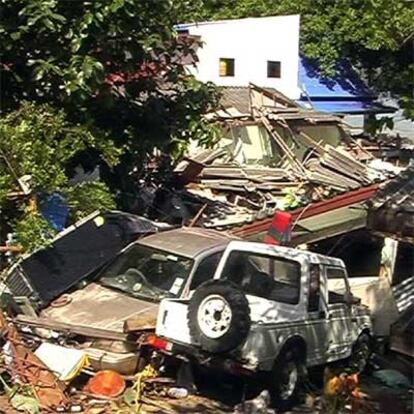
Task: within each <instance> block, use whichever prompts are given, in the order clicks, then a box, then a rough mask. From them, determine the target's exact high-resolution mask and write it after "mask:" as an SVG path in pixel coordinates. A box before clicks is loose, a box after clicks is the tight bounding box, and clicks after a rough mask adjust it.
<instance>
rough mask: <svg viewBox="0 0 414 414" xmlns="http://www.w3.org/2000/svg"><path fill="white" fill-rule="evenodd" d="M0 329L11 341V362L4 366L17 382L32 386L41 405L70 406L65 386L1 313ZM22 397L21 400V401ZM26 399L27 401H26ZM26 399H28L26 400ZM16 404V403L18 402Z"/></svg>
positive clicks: (52, 406) (4, 336)
mask: <svg viewBox="0 0 414 414" xmlns="http://www.w3.org/2000/svg"><path fill="white" fill-rule="evenodd" d="M0 331H1V332H2V336H3V339H4V340H6V341H8V342H9V344H10V345H9V353H8V359H9V361H8V363H7V364H6V366H5V368H6V370H7V371H8V373H9V374H10V376H11V377H12V378H15V379H18V383H19V384H21V385H25V386H30V387H32V389H33V393H34V395H36V398H37V400H38V401H39V404H40V406H43V407H48V408H51V409H55V408H56V407H59V406H67V405H68V403H69V399H68V397H67V396H66V394H65V388H66V385H65V383H63V382H62V381H60V380H59V378H57V377H56V375H55V374H54V373H53V372H51V371H50V369H49V368H48V367H47V366H46V365H45V364H44V363H43V362H42V361H41V360H40V359H39V358H38V357H37V356H36V355H35V354H34V353H33V352H32V351H31V350H30V349H29V348H28V347H27V346H26V345H24V341H23V340H22V338H21V336H20V334H19V333H18V331H17V329H16V328H15V326H14V325H13V324H12V323H10V322H8V321H7V319H6V317H5V316H4V315H3V313H1V312H0ZM19 400H20V401H22V399H18V401H19ZM25 401H26V400H25ZM26 402H27V401H26ZM16 404H17V403H16Z"/></svg>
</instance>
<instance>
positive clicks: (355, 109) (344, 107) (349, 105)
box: [298, 98, 395, 114]
mask: <svg viewBox="0 0 414 414" xmlns="http://www.w3.org/2000/svg"><path fill="white" fill-rule="evenodd" d="M298 103H299V104H300V105H302V106H303V107H305V108H310V107H312V108H313V109H315V110H316V111H321V112H330V113H335V114H365V113H369V112H373V113H392V112H395V108H392V107H389V106H384V105H381V104H380V103H376V102H373V101H360V100H356V99H355V100H348V101H345V100H326V101H321V100H312V98H311V103H309V99H308V98H302V99H300V100H299V101H298Z"/></svg>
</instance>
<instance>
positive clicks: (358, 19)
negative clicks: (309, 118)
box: [175, 0, 414, 118]
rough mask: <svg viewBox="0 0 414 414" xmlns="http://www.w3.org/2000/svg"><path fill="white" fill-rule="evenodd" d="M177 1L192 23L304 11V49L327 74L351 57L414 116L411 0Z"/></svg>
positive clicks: (413, 16) (377, 87)
mask: <svg viewBox="0 0 414 414" xmlns="http://www.w3.org/2000/svg"><path fill="white" fill-rule="evenodd" d="M175 5H176V7H177V8H179V9H180V10H181V12H182V20H183V21H188V22H191V21H202V20H216V19H234V18H243V17H259V16H273V15H283V14H296V13H299V14H300V15H301V36H300V37H301V44H300V47H301V52H302V53H303V54H304V55H305V56H306V57H308V58H311V59H315V60H317V61H318V62H319V63H320V64H321V68H322V70H323V73H324V74H325V75H326V76H331V75H333V74H334V73H335V71H336V67H337V64H338V62H339V61H340V60H343V59H348V60H349V61H351V62H352V64H353V65H354V66H355V67H356V68H357V69H358V70H359V72H360V74H361V75H362V76H363V78H364V79H365V80H366V81H367V82H368V84H369V86H371V87H372V88H374V89H375V90H376V91H377V92H391V93H392V94H393V95H394V96H396V97H397V98H399V99H401V104H402V105H403V106H404V107H405V108H406V109H407V115H409V116H410V117H412V118H413V117H414V109H413V99H412V98H413V89H414V63H413V61H414V59H413V54H414V36H413V33H414V3H413V2H412V1H410V0H392V1H390V0H300V1H298V0H278V1H274V0H191V1H190V0H176V1H175ZM266 41H269V40H268V39H267V40H266ZM275 41H277V39H275Z"/></svg>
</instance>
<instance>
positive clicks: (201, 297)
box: [187, 280, 250, 353]
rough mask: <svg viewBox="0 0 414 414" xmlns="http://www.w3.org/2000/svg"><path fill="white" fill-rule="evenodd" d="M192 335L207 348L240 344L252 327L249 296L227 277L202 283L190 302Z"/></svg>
mask: <svg viewBox="0 0 414 414" xmlns="http://www.w3.org/2000/svg"><path fill="white" fill-rule="evenodd" d="M187 319H188V326H189V329H190V335H191V337H192V338H193V340H194V342H195V343H197V344H198V345H199V346H200V348H201V349H203V350H204V351H208V352H212V353H221V352H229V351H232V350H233V349H235V348H237V347H238V346H239V345H241V344H242V343H243V342H244V341H245V339H246V338H247V335H248V333H249V331H250V307H249V302H248V301H247V299H246V296H245V295H244V294H243V293H242V292H240V290H238V289H237V287H236V286H235V285H233V284H232V283H230V282H228V281H225V280H211V281H208V282H206V283H203V284H202V285H200V286H199V287H198V288H197V289H196V291H195V292H194V295H193V296H192V298H191V299H190V304H189V306H188V314H187Z"/></svg>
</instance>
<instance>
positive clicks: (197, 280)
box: [190, 252, 223, 290]
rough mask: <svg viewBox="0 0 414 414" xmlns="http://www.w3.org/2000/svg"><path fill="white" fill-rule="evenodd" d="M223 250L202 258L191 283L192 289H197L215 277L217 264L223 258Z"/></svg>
mask: <svg viewBox="0 0 414 414" xmlns="http://www.w3.org/2000/svg"><path fill="white" fill-rule="evenodd" d="M222 255H223V252H217V253H213V254H211V255H210V256H207V257H205V258H204V259H201V262H200V263H199V265H198V267H197V269H196V271H195V273H194V276H193V280H192V281H191V284H190V290H194V289H197V288H198V286H200V285H201V284H202V283H204V282H207V280H210V279H213V276H214V273H215V272H216V269H217V266H218V264H219V261H220V259H221V256H222Z"/></svg>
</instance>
